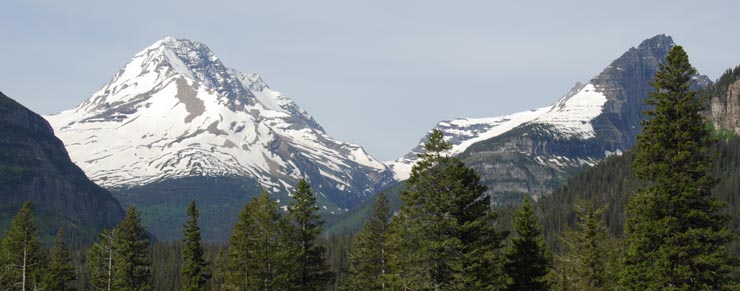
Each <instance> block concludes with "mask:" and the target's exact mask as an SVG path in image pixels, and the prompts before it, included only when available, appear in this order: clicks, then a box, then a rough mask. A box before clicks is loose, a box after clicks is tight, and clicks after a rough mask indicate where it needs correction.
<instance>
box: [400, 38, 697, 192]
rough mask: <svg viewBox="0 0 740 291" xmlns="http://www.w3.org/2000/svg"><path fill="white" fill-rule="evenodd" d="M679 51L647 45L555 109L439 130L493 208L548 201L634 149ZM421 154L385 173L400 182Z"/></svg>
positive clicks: (659, 43)
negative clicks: (660, 75)
mask: <svg viewBox="0 0 740 291" xmlns="http://www.w3.org/2000/svg"><path fill="white" fill-rule="evenodd" d="M674 45H675V44H674V42H673V39H671V37H670V36H666V35H657V36H655V37H652V38H650V39H647V40H645V41H643V42H642V43H641V44H640V45H639V46H637V47H633V48H630V49H629V50H627V52H625V53H624V54H623V55H622V56H620V57H619V58H617V59H616V60H614V61H613V62H612V63H611V64H610V65H609V66H607V67H606V68H605V69H604V70H603V71H602V72H601V73H600V74H598V75H597V76H595V77H594V78H592V79H591V80H590V81H589V82H588V83H586V84H581V83H577V84H576V85H575V86H574V87H573V89H571V90H570V91H569V92H568V93H566V94H565V95H564V96H563V97H562V98H560V99H559V100H558V101H557V102H556V103H554V104H553V105H551V106H548V107H545V108H540V109H535V110H530V111H527V112H521V113H516V114H512V115H508V116H502V117H494V118H481V119H456V120H451V121H443V122H440V123H439V124H438V125H437V126H436V128H438V129H440V130H442V131H443V132H444V133H445V137H446V139H447V140H448V141H450V142H451V143H452V144H453V150H452V154H455V155H459V157H460V158H462V159H463V161H465V163H466V164H467V165H469V166H470V167H472V168H473V169H475V170H476V172H477V173H478V174H480V175H481V179H482V180H483V181H484V183H485V184H486V185H487V186H488V187H489V192H488V194H489V195H491V196H492V198H493V201H494V203H496V204H508V203H511V202H515V201H518V200H519V199H520V197H521V194H522V193H529V194H533V195H535V196H539V195H546V194H548V193H550V192H551V191H552V190H553V189H555V188H556V187H558V186H559V185H560V184H561V183H562V182H564V181H565V179H567V178H568V177H570V176H572V175H573V174H575V173H577V172H579V171H581V170H583V169H584V168H587V167H590V166H592V165H594V164H596V163H597V162H598V161H600V160H601V159H603V158H604V157H606V156H609V155H612V154H621V153H622V152H623V151H625V150H627V149H629V148H630V147H632V145H634V144H635V142H636V137H637V135H638V134H639V133H640V132H641V131H642V126H641V125H640V121H641V120H642V118H643V116H642V113H641V112H642V111H643V110H645V109H647V107H646V105H645V104H644V100H645V99H646V98H647V97H648V92H650V91H651V90H652V88H651V87H650V85H649V82H650V81H651V80H652V79H653V77H654V75H655V73H656V72H657V70H658V68H659V66H660V64H662V63H664V62H665V57H666V55H667V54H668V51H669V50H670V49H671V48H672V47H673V46H674ZM694 81H695V84H694V86H695V87H696V88H703V87H706V86H707V85H708V84H709V83H711V82H710V81H709V79H708V78H707V77H705V76H701V75H697V76H695V77H694ZM422 140H424V139H422ZM422 150H423V149H422V147H421V145H420V146H417V147H416V148H414V149H413V150H412V151H411V153H409V154H408V155H406V156H404V157H403V158H401V159H398V160H396V161H394V162H390V163H388V165H389V166H390V167H391V168H392V169H393V170H394V171H395V172H396V176H397V177H401V178H402V177H404V173H406V175H407V171H408V169H410V168H411V166H412V165H413V164H414V163H415V161H416V159H415V155H416V154H417V153H419V152H421V151H422ZM404 171H406V172H404Z"/></svg>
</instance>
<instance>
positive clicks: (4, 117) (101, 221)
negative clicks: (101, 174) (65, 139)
mask: <svg viewBox="0 0 740 291" xmlns="http://www.w3.org/2000/svg"><path fill="white" fill-rule="evenodd" d="M0 197H2V198H3V199H2V200H1V201H0V229H2V231H0V233H4V230H7V227H8V226H9V225H10V220H11V219H12V217H13V216H14V215H15V213H16V211H17V210H18V209H20V207H21V205H22V204H23V202H25V201H27V200H28V201H31V203H32V205H33V207H34V209H35V212H36V215H37V218H38V221H39V222H38V225H39V227H40V228H41V233H42V236H43V237H44V239H45V240H46V241H49V242H50V241H51V238H53V236H54V234H56V231H57V230H58V228H59V227H64V228H65V234H66V235H67V237H68V238H69V239H70V240H76V241H92V240H93V239H94V238H95V235H96V233H97V232H98V231H99V230H101V229H102V228H103V227H112V226H114V225H115V224H116V223H118V220H119V219H120V218H122V217H123V210H122V209H121V207H120V205H119V204H118V202H117V201H116V200H115V199H114V198H113V197H112V196H111V194H110V193H109V192H108V191H106V190H104V189H102V188H100V187H98V186H97V185H95V184H94V183H93V182H91V181H90V180H88V178H87V177H86V176H85V174H84V173H83V172H82V171H81V170H80V168H78V167H77V166H76V165H75V164H73V163H72V162H71V161H70V159H69V156H68V155H67V152H66V150H65V149H64V145H63V144H62V142H61V141H60V140H59V139H57V138H56V137H55V136H54V131H53V130H52V128H51V126H49V124H48V123H47V122H46V120H44V119H43V118H42V117H41V116H39V115H37V114H35V113H33V112H31V111H30V110H28V109H26V108H25V107H23V106H22V105H20V104H18V103H17V102H15V101H14V100H13V99H10V98H9V97H7V96H5V95H3V94H2V93H0Z"/></svg>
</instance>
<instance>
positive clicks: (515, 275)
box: [504, 196, 552, 291]
mask: <svg viewBox="0 0 740 291" xmlns="http://www.w3.org/2000/svg"><path fill="white" fill-rule="evenodd" d="M513 228H514V232H515V235H514V236H513V237H512V238H511V241H510V243H509V249H508V250H507V251H506V253H505V254H504V256H505V257H506V262H505V263H504V270H505V271H506V274H507V275H508V277H509V279H508V286H507V288H506V290H507V291H546V290H549V283H548V281H547V278H546V276H547V274H548V273H549V271H550V267H551V264H552V262H551V261H552V259H551V255H550V252H549V251H548V250H547V246H546V245H545V240H544V237H543V236H542V226H541V225H540V224H539V222H537V218H536V217H535V215H534V210H533V208H532V203H531V202H530V201H529V198H528V197H526V196H525V197H524V201H523V202H522V205H521V206H520V207H519V208H518V209H517V210H516V212H515V213H514V221H513Z"/></svg>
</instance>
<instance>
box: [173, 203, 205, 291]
mask: <svg viewBox="0 0 740 291" xmlns="http://www.w3.org/2000/svg"><path fill="white" fill-rule="evenodd" d="M187 214H188V219H187V220H186V221H185V225H184V230H183V236H184V237H185V238H184V239H183V249H182V266H181V269H180V273H181V274H182V288H181V290H182V291H205V290H206V280H208V278H209V273H208V264H207V263H206V260H205V258H204V252H203V246H202V245H201V238H200V227H199V226H198V209H197V208H196V207H195V201H191V202H190V205H189V206H188V212H187Z"/></svg>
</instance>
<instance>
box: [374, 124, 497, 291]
mask: <svg viewBox="0 0 740 291" xmlns="http://www.w3.org/2000/svg"><path fill="white" fill-rule="evenodd" d="M450 148H451V145H450V144H449V143H446V142H445V141H444V139H443V135H442V132H441V131H439V130H435V131H433V132H432V133H431V135H430V138H429V140H428V141H427V143H426V144H425V149H426V152H425V153H423V154H421V155H420V158H421V159H420V160H419V161H418V163H417V164H416V165H415V166H414V167H413V168H412V170H411V176H410V178H409V179H408V180H407V182H406V188H405V189H404V190H403V191H402V193H401V199H402V200H403V206H401V210H400V212H399V214H398V216H396V217H395V218H394V219H393V221H392V223H391V231H390V235H389V238H388V251H389V257H388V261H389V262H388V263H389V270H390V274H388V276H386V278H387V280H388V283H389V285H390V286H391V288H392V289H393V290H404V289H406V288H411V289H413V290H440V289H441V290H448V289H451V290H495V289H497V288H499V287H500V286H501V285H502V283H503V278H504V276H503V275H502V273H501V267H500V259H499V257H498V256H497V255H496V251H497V250H498V249H499V248H501V241H502V240H503V235H502V234H500V233H498V232H496V231H494V229H493V227H492V226H493V221H494V218H495V216H494V215H493V214H492V213H491V212H490V210H489V204H490V200H489V198H488V197H482V194H483V193H484V192H485V190H486V187H485V186H483V185H481V184H480V177H479V176H478V175H477V174H475V172H473V170H471V169H470V168H467V167H466V166H465V165H464V164H463V162H462V161H461V160H460V159H458V158H455V157H449V156H447V155H446V151H447V150H449V149H450Z"/></svg>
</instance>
